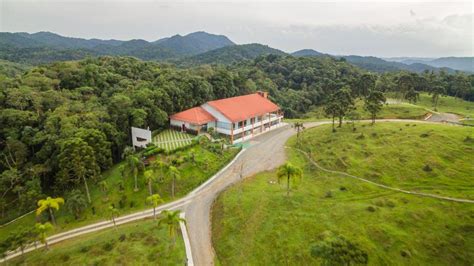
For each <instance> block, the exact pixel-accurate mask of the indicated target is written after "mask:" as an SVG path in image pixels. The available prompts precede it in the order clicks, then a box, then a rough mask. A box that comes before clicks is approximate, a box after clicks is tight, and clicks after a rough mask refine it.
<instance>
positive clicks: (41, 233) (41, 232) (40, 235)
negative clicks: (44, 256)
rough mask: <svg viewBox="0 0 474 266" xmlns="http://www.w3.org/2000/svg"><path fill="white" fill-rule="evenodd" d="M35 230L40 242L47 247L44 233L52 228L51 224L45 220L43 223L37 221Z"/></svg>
mask: <svg viewBox="0 0 474 266" xmlns="http://www.w3.org/2000/svg"><path fill="white" fill-rule="evenodd" d="M35 229H36V232H37V233H38V238H39V241H40V242H41V243H43V244H44V246H45V248H46V249H49V246H48V241H47V240H46V233H47V232H48V231H50V230H51V229H53V225H52V224H50V223H48V222H46V223H44V224H42V223H37V224H35Z"/></svg>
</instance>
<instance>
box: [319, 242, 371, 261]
mask: <svg viewBox="0 0 474 266" xmlns="http://www.w3.org/2000/svg"><path fill="white" fill-rule="evenodd" d="M311 255H312V256H313V257H316V258H321V259H322V261H323V265H354V264H356V265H357V264H363V265H365V264H367V263H368V262H369V256H368V254H367V252H366V251H364V250H363V249H361V248H360V247H359V246H358V245H357V244H355V243H352V242H350V241H349V240H347V239H346V238H345V237H344V236H329V237H326V238H325V239H324V240H323V241H320V242H318V243H316V244H315V245H313V246H312V247H311Z"/></svg>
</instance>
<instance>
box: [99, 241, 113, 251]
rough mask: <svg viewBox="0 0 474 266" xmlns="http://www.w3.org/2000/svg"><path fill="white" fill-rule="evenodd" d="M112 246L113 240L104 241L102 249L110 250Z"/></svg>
mask: <svg viewBox="0 0 474 266" xmlns="http://www.w3.org/2000/svg"><path fill="white" fill-rule="evenodd" d="M114 246H115V241H113V240H111V241H107V242H105V243H104V245H102V249H103V250H105V251H111V250H112V249H114Z"/></svg>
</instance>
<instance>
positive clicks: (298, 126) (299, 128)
mask: <svg viewBox="0 0 474 266" xmlns="http://www.w3.org/2000/svg"><path fill="white" fill-rule="evenodd" d="M293 127H294V128H295V130H296V141H297V142H298V144H299V143H300V132H301V131H303V130H304V125H303V123H301V122H295V123H294V124H293Z"/></svg>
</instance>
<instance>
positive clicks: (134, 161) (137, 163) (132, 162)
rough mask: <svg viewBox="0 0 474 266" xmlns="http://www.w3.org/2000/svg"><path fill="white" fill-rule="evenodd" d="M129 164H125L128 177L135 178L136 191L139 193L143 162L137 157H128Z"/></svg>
mask: <svg viewBox="0 0 474 266" xmlns="http://www.w3.org/2000/svg"><path fill="white" fill-rule="evenodd" d="M126 160H127V162H126V164H125V168H126V171H127V173H128V176H133V179H134V180H135V188H134V191H135V192H136V191H138V173H139V171H140V169H141V168H143V162H142V161H141V160H140V159H139V158H138V156H136V155H133V154H131V155H128V156H127V159H126Z"/></svg>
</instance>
